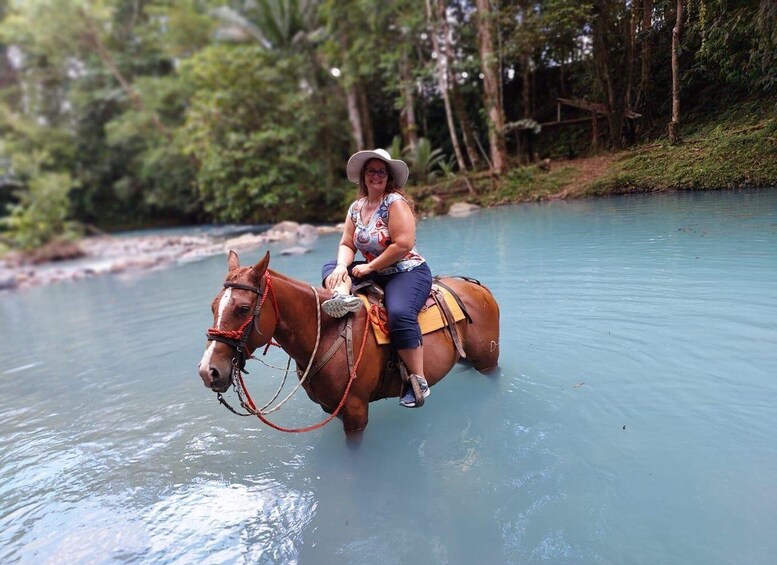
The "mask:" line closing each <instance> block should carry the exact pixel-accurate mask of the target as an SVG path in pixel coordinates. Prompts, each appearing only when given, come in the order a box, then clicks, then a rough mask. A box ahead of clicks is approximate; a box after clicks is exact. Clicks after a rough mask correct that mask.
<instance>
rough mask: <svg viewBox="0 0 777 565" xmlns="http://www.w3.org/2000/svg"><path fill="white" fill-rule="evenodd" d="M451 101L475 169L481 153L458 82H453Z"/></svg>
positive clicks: (477, 166) (470, 160)
mask: <svg viewBox="0 0 777 565" xmlns="http://www.w3.org/2000/svg"><path fill="white" fill-rule="evenodd" d="M451 102H452V103H453V112H454V114H455V115H456V119H457V120H458V121H459V124H460V126H461V137H462V138H463V139H464V149H465V151H466V152H467V158H468V159H469V164H470V165H471V166H472V168H473V169H478V168H480V153H479V152H478V148H477V140H476V139H475V130H474V128H473V127H472V121H471V120H470V119H469V115H468V114H467V107H466V105H465V104H464V100H463V99H462V97H461V91H460V90H459V87H458V86H457V85H456V83H451Z"/></svg>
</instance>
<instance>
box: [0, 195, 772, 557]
mask: <svg viewBox="0 0 777 565" xmlns="http://www.w3.org/2000/svg"><path fill="white" fill-rule="evenodd" d="M418 238H419V249H420V250H421V252H422V253H423V254H424V255H425V256H426V257H427V259H428V260H429V262H430V264H431V266H432V268H433V271H435V272H436V273H448V274H465V275H469V276H472V277H476V278H478V279H480V280H482V281H483V282H484V283H485V284H487V285H488V286H489V287H490V288H491V289H492V291H493V292H494V294H495V295H496V297H497V299H498V300H499V302H500V305H501V309H502V319H501V320H502V322H501V327H502V343H501V347H502V357H501V359H500V370H499V371H498V372H497V374H496V375H493V376H489V377H484V376H482V375H480V374H478V373H476V372H474V371H472V370H471V369H467V368H466V367H463V366H458V367H456V368H455V369H454V370H453V371H452V372H451V373H450V374H449V376H448V377H447V378H446V379H445V380H443V381H442V382H441V383H440V384H439V385H438V386H435V388H434V391H433V394H432V396H431V397H430V398H429V399H428V401H427V403H426V405H425V407H424V408H422V409H420V410H406V409H403V408H401V407H399V406H398V404H397V402H396V401H395V400H384V401H379V402H377V403H373V405H372V406H371V414H370V425H369V427H368V428H367V431H366V433H365V435H364V439H363V442H362V444H361V446H360V447H359V448H358V449H356V450H354V449H349V448H348V447H347V446H346V443H345V441H344V439H343V432H342V427H341V426H340V424H339V422H333V423H332V424H331V425H329V426H326V427H325V428H323V429H321V430H317V431H315V432H311V433H307V434H282V433H280V432H276V431H273V430H271V429H269V428H266V427H264V426H263V425H262V424H261V423H260V422H258V421H256V420H254V419H247V418H238V417H236V416H233V415H232V414H230V413H228V412H227V411H225V410H223V409H222V408H221V407H220V406H219V405H218V403H217V402H216V400H215V398H214V396H213V395H212V393H210V392H209V391H207V390H206V389H205V388H203V386H202V383H201V381H200V378H199V377H198V376H197V373H196V364H197V362H198V361H199V359H200V357H201V355H202V351H203V348H204V346H205V339H204V334H205V330H206V329H207V327H208V326H209V325H210V323H211V320H212V318H211V314H210V310H209V308H210V301H211V299H212V298H213V296H214V295H215V294H216V292H217V291H218V289H219V287H220V284H221V281H222V280H223V277H224V273H225V270H226V260H225V257H214V258H210V259H207V260H204V261H201V262H198V263H190V264H186V265H182V266H180V267H177V268H173V269H169V270H165V271H158V272H151V273H146V274H144V275H141V276H134V277H102V278H95V279H91V280H85V281H79V282H76V283H69V284H59V285H53V286H49V287H46V288H34V289H31V290H28V291H25V292H20V293H16V294H7V295H2V296H0V315H1V317H0V335H2V340H0V358H1V359H2V366H0V384H1V385H2V393H0V421H2V422H3V426H2V429H0V500H1V501H2V504H1V505H0V562H2V563H12V562H21V563H36V564H38V563H65V562H92V563H113V562H143V563H162V562H164V563H192V562H208V563H244V562H245V563H288V562H299V563H316V564H321V563H380V564H385V563H416V562H417V563H422V562H432V563H462V564H468V563H540V562H551V563H585V564H590V563H683V564H689V563H704V564H711V563H769V562H772V559H773V558H774V555H775V553H777V539H776V538H775V536H774V532H775V531H777V513H775V511H774V509H775V508H777V441H775V439H774V437H775V436H774V430H775V429H777V379H776V378H775V375H777V290H776V289H777V285H776V284H775V283H777V190H757V191H747V192H715V193H703V194H692V193H683V194H665V195H653V196H629V197H619V198H611V199H603V200H581V201H570V202H553V203H540V204H529V205H521V206H512V207H504V208H499V209H494V210H486V211H481V212H479V213H477V214H475V215H473V216H470V217H467V218H459V219H454V218H436V219H431V220H425V221H423V222H421V223H420V224H419V230H418ZM336 243H337V237H336V236H326V237H321V238H320V239H319V240H318V241H317V243H316V245H315V248H314V249H313V251H312V252H311V253H309V254H307V255H304V256H296V257H284V256H280V255H278V254H277V251H278V248H277V247H275V246H272V247H271V248H270V249H271V252H274V253H275V255H274V256H273V258H272V261H271V266H272V267H273V268H275V269H276V270H279V271H281V272H283V273H286V274H289V275H291V276H294V277H297V278H300V279H303V280H306V281H309V282H315V281H316V280H317V279H318V276H319V267H320V264H321V263H322V262H323V261H324V260H326V259H328V258H329V257H330V256H331V255H332V254H333V253H334V251H335V248H336ZM263 251H264V250H259V249H257V250H255V251H252V252H249V253H244V254H243V255H242V259H243V262H244V263H246V262H248V261H256V260H257V259H258V258H259V257H260V255H261V254H262V253H263ZM269 357H270V362H272V363H273V364H276V365H284V364H285V358H284V357H282V356H281V355H279V354H278V352H273V353H271V354H270V355H269ZM250 370H251V374H250V376H249V377H248V379H249V380H248V383H249V386H250V387H251V392H252V394H253V395H254V397H255V398H257V397H258V398H259V399H263V398H266V399H269V397H270V396H272V394H273V393H274V392H275V389H276V387H277V384H278V382H279V371H277V370H275V369H271V368H267V367H265V366H262V365H259V364H258V363H256V362H253V364H252V365H251V366H250ZM230 398H232V396H231V394H230ZM323 416H324V414H323V413H322V412H321V411H320V410H319V409H318V407H317V406H316V405H314V404H313V403H312V402H310V401H309V400H308V399H307V398H306V397H303V396H299V397H298V398H295V399H293V400H292V401H291V402H290V403H289V404H288V407H284V409H283V410H282V411H281V412H280V413H279V414H277V415H276V420H277V421H278V422H279V423H281V424H283V425H288V426H302V425H308V424H311V423H314V422H318V421H320V420H321V419H322V418H323Z"/></svg>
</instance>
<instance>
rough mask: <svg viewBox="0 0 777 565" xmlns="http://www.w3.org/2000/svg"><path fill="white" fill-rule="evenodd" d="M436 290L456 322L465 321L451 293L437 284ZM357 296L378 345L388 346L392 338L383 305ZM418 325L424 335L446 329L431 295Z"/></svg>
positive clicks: (442, 317)
mask: <svg viewBox="0 0 777 565" xmlns="http://www.w3.org/2000/svg"><path fill="white" fill-rule="evenodd" d="M434 290H438V291H440V292H441V293H442V295H443V297H444V298H445V303H446V304H447V305H448V308H449V309H450V311H451V313H452V314H453V318H454V320H456V321H457V322H458V321H459V320H463V319H464V312H462V310H461V307H460V306H459V303H458V302H456V299H455V298H454V297H453V295H452V294H451V293H450V291H448V289H447V288H443V287H441V286H437V285H436V284H435V285H432V291H434ZM357 296H359V298H361V299H362V301H363V302H364V307H365V308H367V312H368V313H369V316H370V321H371V322H372V329H373V330H374V332H375V339H377V341H378V345H386V344H387V343H391V338H390V337H389V335H388V333H387V332H386V310H385V308H384V307H383V304H373V303H370V301H369V300H368V299H367V297H366V296H365V295H363V294H358V295H357ZM418 325H419V326H421V333H422V334H423V335H426V334H428V333H431V332H433V331H436V330H439V329H440V328H442V327H445V315H444V314H443V313H442V312H440V308H439V307H438V306H437V304H436V303H435V302H434V299H433V298H432V297H431V295H430V296H429V298H428V299H427V301H426V304H425V305H424V307H423V308H422V309H421V311H420V312H419V313H418Z"/></svg>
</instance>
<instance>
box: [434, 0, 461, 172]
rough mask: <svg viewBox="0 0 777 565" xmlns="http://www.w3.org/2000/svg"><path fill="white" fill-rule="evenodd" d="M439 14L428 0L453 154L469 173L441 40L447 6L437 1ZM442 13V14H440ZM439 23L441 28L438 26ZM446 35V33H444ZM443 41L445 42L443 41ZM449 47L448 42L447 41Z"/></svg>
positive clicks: (446, 53)
mask: <svg viewBox="0 0 777 565" xmlns="http://www.w3.org/2000/svg"><path fill="white" fill-rule="evenodd" d="M435 7H436V9H437V14H435V13H434V12H433V11H432V4H431V0H426V18H427V21H428V22H429V27H430V31H431V36H432V46H433V47H434V51H435V53H437V60H436V70H437V85H438V87H439V88H440V93H441V94H442V100H443V104H444V106H445V118H446V120H447V122H448V133H449V134H450V136H451V144H452V145H453V153H454V154H455V155H456V162H457V163H458V165H459V170H460V171H461V172H466V171H467V163H466V162H465V161H464V155H463V154H462V152H461V147H460V146H459V138H458V136H457V135H456V124H455V122H454V121H453V108H452V107H451V98H450V94H449V87H448V85H449V83H450V72H449V70H448V52H447V49H446V48H444V47H443V46H442V45H441V43H442V41H441V40H440V39H441V38H440V35H441V31H440V28H443V29H445V28H444V27H443V26H444V24H443V21H444V19H445V5H444V3H442V2H440V1H436V5H435ZM440 12H442V13H440ZM438 22H439V26H438ZM442 33H444V32H442ZM443 41H445V40H444V39H443ZM446 47H447V41H446Z"/></svg>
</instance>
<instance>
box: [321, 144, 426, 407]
mask: <svg viewBox="0 0 777 565" xmlns="http://www.w3.org/2000/svg"><path fill="white" fill-rule="evenodd" d="M346 172H347V174H348V180H350V181H352V182H355V183H358V184H359V196H360V198H359V199H357V200H356V201H355V202H353V203H352V204H351V206H350V208H349V209H348V215H347V216H346V218H345V229H344V230H343V237H342V238H341V239H340V246H339V248H338V251H337V261H336V262H335V261H331V262H329V263H327V264H326V265H324V269H323V272H322V275H323V279H324V284H325V286H326V287H327V288H328V289H331V290H332V291H333V295H332V298H330V299H329V300H326V301H324V303H323V304H322V305H321V308H322V309H323V310H324V312H326V313H327V314H328V315H330V316H332V317H335V318H339V317H342V316H344V315H346V314H347V313H348V312H356V311H357V310H358V309H359V308H361V304H362V303H361V300H360V299H359V298H358V297H356V296H352V295H351V294H350V292H351V284H352V282H353V280H356V281H359V280H361V279H370V280H372V281H374V282H376V283H377V284H379V285H380V286H381V287H382V288H383V292H384V297H383V301H384V304H385V306H386V313H387V314H388V326H389V332H390V335H391V341H392V343H393V344H394V346H395V347H396V348H397V353H399V357H400V358H401V359H402V361H403V362H404V363H405V366H406V367H407V370H408V372H409V373H411V374H414V375H416V376H417V377H418V384H419V386H420V388H421V393H422V394H423V396H424V398H426V397H427V396H429V393H430V390H429V386H428V384H427V382H426V379H425V378H424V349H423V337H422V336H421V329H420V328H419V326H418V312H419V311H420V310H421V308H422V307H423V305H424V303H425V302H426V299H427V298H428V297H429V292H430V290H431V288H432V272H431V270H430V269H429V266H428V265H427V264H426V261H425V260H424V258H423V257H421V255H420V254H419V253H418V251H417V250H416V248H415V215H414V214H413V209H412V208H411V206H410V203H409V202H408V201H407V199H406V198H405V196H404V195H403V194H402V193H401V192H400V191H399V189H400V188H402V187H403V186H404V185H405V182H407V177H408V175H409V171H408V168H407V165H406V164H405V162H404V161H401V160H399V159H392V158H391V155H389V153H388V151H385V150H383V149H375V150H374V151H359V152H357V153H355V154H353V155H352V156H351V158H350V159H349V160H348V165H347V167H346ZM357 250H358V251H360V252H361V253H362V255H363V256H364V259H365V260H364V261H354V257H355V254H356V251H357ZM407 389H408V390H407V392H406V393H405V394H404V395H402V398H401V399H400V404H402V406H406V407H408V408H414V407H415V406H416V398H415V395H414V394H413V389H412V387H409V386H408V387H407Z"/></svg>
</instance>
